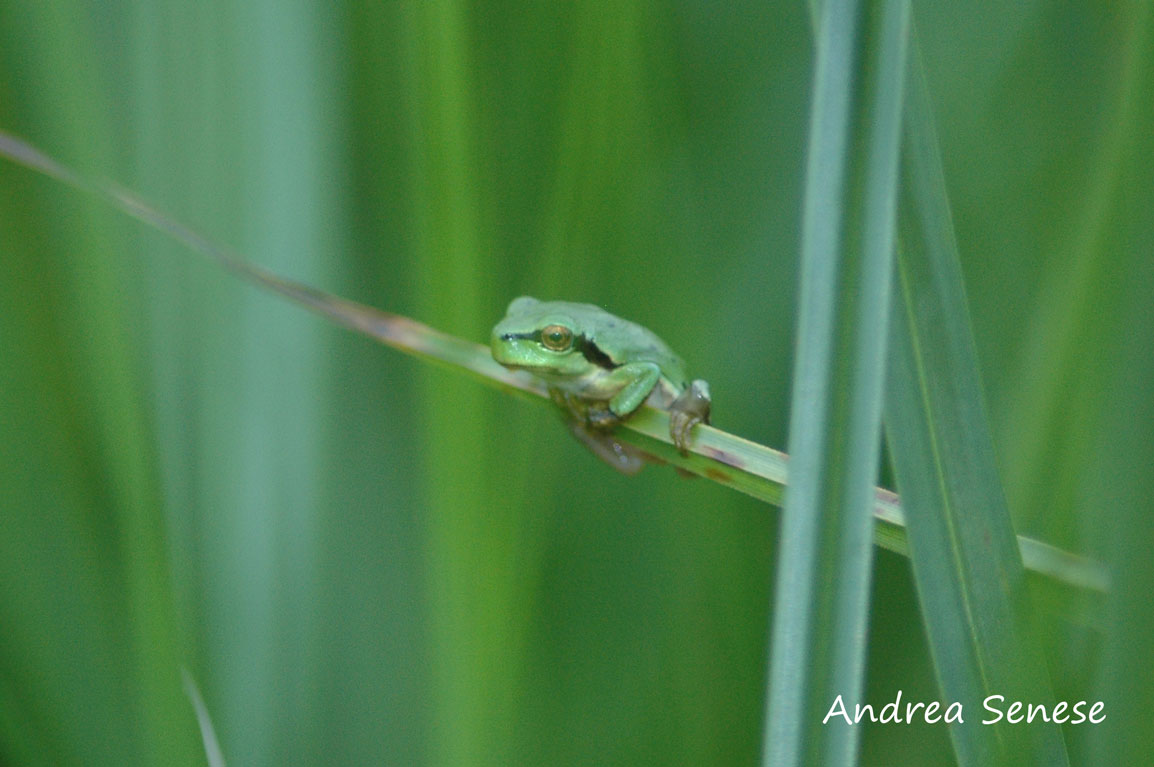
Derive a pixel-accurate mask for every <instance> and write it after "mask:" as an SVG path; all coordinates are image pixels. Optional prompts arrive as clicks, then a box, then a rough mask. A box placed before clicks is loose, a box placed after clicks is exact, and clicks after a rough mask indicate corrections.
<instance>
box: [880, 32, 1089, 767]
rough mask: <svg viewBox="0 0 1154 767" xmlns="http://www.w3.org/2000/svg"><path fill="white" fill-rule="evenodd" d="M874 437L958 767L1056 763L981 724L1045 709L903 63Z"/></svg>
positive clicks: (1036, 653) (939, 182) (1058, 743)
mask: <svg viewBox="0 0 1154 767" xmlns="http://www.w3.org/2000/svg"><path fill="white" fill-rule="evenodd" d="M906 129H907V135H906V147H905V151H904V154H903V163H902V170H903V186H902V208H901V216H900V222H901V223H900V239H901V247H900V249H899V256H898V269H897V273H898V279H897V285H898V289H897V291H896V292H895V301H896V308H895V314H894V321H893V325H892V336H891V341H890V368H889V372H888V376H889V379H888V386H887V399H886V426H887V429H886V431H887V435H888V439H889V444H890V446H891V449H892V451H893V459H894V466H895V469H896V472H897V477H898V483H899V489H900V491H901V493H902V498H903V502H904V504H905V507H906V513H907V517H908V520H907V521H908V525H909V528H908V532H909V544H910V549H911V560H912V562H913V569H914V574H915V578H916V580H917V585H918V594H919V596H920V599H921V603H922V611H923V615H924V620H925V622H926V626H927V631H928V635H929V639H930V647H931V651H932V654H933V657H934V662H935V666H936V669H937V674H938V679H939V682H940V684H941V687H942V693H943V696H944V700H946V701H948V702H952V701H959V702H961V703H962V706H963V710H964V712H966V714H967V715H968V716H966V717H965V719H964V724H952V725H951V730H950V732H951V735H952V737H953V743H954V749H955V753H956V754H957V756H958V760H959V763H961V764H963V765H991V764H1010V763H1015V764H1019V763H1029V764H1064V763H1066V761H1067V758H1066V753H1065V747H1064V744H1063V741H1062V733H1061V730H1060V728H1059V727H1058V726H1057V725H1054V724H1045V723H1042V722H1034V723H1032V724H1031V725H1030V726H1028V727H1026V726H1014V725H1012V724H1008V723H1007V722H1006V721H1005V720H1004V719H1003V720H1002V721H1001V722H1000V723H997V724H993V725H989V726H987V725H983V724H982V719H983V718H984V716H985V715H986V714H987V712H986V711H985V710H984V709H983V707H982V701H983V700H984V699H985V698H986V696H988V695H992V694H1000V695H1004V696H1005V699H1006V700H1007V701H1014V700H1023V701H1032V702H1035V703H1042V702H1045V703H1047V704H1049V703H1051V702H1052V698H1053V695H1052V692H1051V689H1050V683H1049V679H1048V677H1047V673H1046V669H1045V664H1044V659H1043V655H1042V654H1041V652H1040V649H1041V645H1040V644H1039V643H1038V642H1037V635H1036V632H1035V631H1034V630H1033V625H1032V611H1031V609H1030V600H1029V595H1028V593H1027V584H1026V579H1025V572H1024V570H1023V568H1022V560H1021V555H1020V553H1019V549H1018V547H1017V546H1016V545H1015V539H1014V530H1013V525H1012V523H1011V521H1010V516H1009V510H1008V508H1007V506H1006V501H1005V497H1004V495H1003V493H1002V489H1001V483H1000V481H999V478H998V473H997V468H996V465H995V456H994V450H993V443H992V439H991V436H990V433H989V427H988V422H987V418H986V413H985V406H984V404H983V398H982V391H981V380H980V377H979V373H978V362H977V353H976V351H975V349H974V343H973V338H972V335H971V331H970V325H969V315H968V312H967V308H966V297H965V292H964V288H963V286H962V274H961V268H960V265H959V262H958V254H957V246H956V244H955V241H954V234H953V225H952V222H951V220H950V212H949V207H948V202H947V200H946V193H945V184H944V180H943V178H942V172H941V161H940V158H939V156H938V150H937V139H936V135H935V131H934V126H933V121H932V117H931V113H930V100H929V92H928V90H927V87H926V84H925V80H924V77H923V76H922V74H921V69H920V62H919V60H918V58H917V56H916V54H915V56H914V57H913V58H912V74H911V82H910V98H909V105H908V111H907V121H906Z"/></svg>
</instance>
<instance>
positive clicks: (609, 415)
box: [585, 405, 621, 431]
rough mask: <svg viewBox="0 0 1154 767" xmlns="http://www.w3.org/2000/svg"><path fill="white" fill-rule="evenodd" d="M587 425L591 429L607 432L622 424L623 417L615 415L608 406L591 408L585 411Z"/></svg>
mask: <svg viewBox="0 0 1154 767" xmlns="http://www.w3.org/2000/svg"><path fill="white" fill-rule="evenodd" d="M585 423H587V424H588V425H589V426H590V427H591V428H594V429H600V430H602V431H605V430H607V429H612V428H613V427H614V426H616V425H617V424H619V423H621V416H619V415H617V414H616V413H614V412H613V411H612V410H610V409H609V407H608V406H605V407H598V406H593V405H591V406H589V407H588V408H586V410H585Z"/></svg>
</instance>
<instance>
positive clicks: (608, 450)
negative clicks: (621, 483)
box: [566, 419, 645, 475]
mask: <svg viewBox="0 0 1154 767" xmlns="http://www.w3.org/2000/svg"><path fill="white" fill-rule="evenodd" d="M566 421H567V423H568V425H569V431H570V432H572V433H573V436H574V437H576V438H577V441H578V442H580V443H581V444H582V445H584V446H585V447H587V448H589V450H590V451H591V452H592V453H593V454H594V455H595V456H597V457H598V458H600V459H601V460H602V461H605V463H607V464H609V465H610V466H612V467H613V468H614V469H617V471H619V472H621V473H622V474H629V475H633V474H636V473H637V472H639V471H641V470H642V469H643V468H645V458H644V454H643V453H642V452H641V451H640V450H638V449H637V448H635V447H633V446H632V445H627V444H625V443H624V442H621V441H619V440H618V439H616V438H615V437H614V436H613V435H612V434H610V433H608V432H604V431H597V430H594V429H591V428H589V427H588V426H586V425H585V424H583V423H578V422H577V421H573V420H568V419H566Z"/></svg>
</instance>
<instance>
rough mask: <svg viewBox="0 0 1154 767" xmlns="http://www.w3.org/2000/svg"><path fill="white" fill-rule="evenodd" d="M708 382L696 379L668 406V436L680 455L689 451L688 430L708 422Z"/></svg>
mask: <svg viewBox="0 0 1154 767" xmlns="http://www.w3.org/2000/svg"><path fill="white" fill-rule="evenodd" d="M709 405H710V400H709V384H707V383H706V382H705V381H702V380H700V379H699V380H696V381H694V382H693V383H691V384H690V385H689V388H687V389H686V390H685V391H683V392H681V394H680V395H678V397H677V399H675V400H673V404H671V405H670V406H669V436H670V437H672V438H673V444H674V446H675V447H676V448H677V449H678V450H680V451H681V454H682V455H687V454H688V453H689V432H690V430H691V429H692V428H693V427H694V426H696V425H697V424H699V423H709Z"/></svg>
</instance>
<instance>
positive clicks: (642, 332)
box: [549, 301, 689, 388]
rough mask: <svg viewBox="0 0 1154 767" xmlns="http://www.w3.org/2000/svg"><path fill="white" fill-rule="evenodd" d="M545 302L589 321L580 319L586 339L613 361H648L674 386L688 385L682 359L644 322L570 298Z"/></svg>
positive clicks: (682, 386)
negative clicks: (625, 317)
mask: <svg viewBox="0 0 1154 767" xmlns="http://www.w3.org/2000/svg"><path fill="white" fill-rule="evenodd" d="M549 303H550V304H553V305H554V306H556V307H557V309H558V310H560V311H564V312H567V313H571V314H573V315H576V316H581V317H583V318H587V319H588V320H589V321H588V322H583V323H582V325H583V332H584V334H585V337H586V339H587V340H588V341H591V342H592V343H593V344H594V345H595V346H596V347H597V348H598V349H599V350H601V351H602V352H603V353H605V354H606V356H608V357H609V358H611V359H612V360H613V361H614V362H617V363H618V364H620V363H623V362H652V363H654V364H656V365H657V366H658V367H660V368H661V371H662V372H663V373H664V374H665V376H666V378H668V379H669V380H670V381H671V382H673V383H674V384H675V385H676V386H677V387H678V388H684V387H685V386H687V385H688V383H689V379H688V378H687V377H686V374H685V363H684V362H682V361H681V358H680V357H678V356H677V355H676V354H674V353H673V350H672V349H670V348H669V345H668V344H666V343H665V342H664V341H662V340H661V338H660V337H659V336H658V335H657V334H656V333H654V332H653V331H651V330H650V329H649V328H647V327H645V326H644V325H638V324H637V323H636V322H630V321H629V320H626V319H623V318H621V317H618V316H617V315H615V314H610V313H609V312H607V311H605V310H604V309H602V308H601V307H599V306H595V305H593V304H579V303H573V302H570V301H551V302H549Z"/></svg>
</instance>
